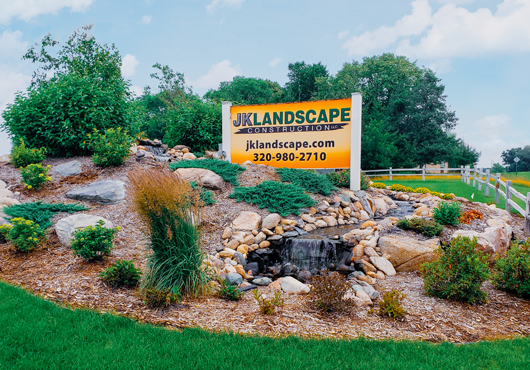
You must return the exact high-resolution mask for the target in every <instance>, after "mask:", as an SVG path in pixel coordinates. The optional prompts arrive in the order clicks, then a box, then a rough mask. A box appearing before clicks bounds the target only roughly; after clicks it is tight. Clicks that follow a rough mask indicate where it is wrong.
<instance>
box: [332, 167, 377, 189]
mask: <svg viewBox="0 0 530 370" xmlns="http://www.w3.org/2000/svg"><path fill="white" fill-rule="evenodd" d="M326 176H327V178H328V179H329V181H331V183H332V184H333V185H334V186H336V187H338V188H349V187H350V170H340V171H335V172H331V173H328V174H326ZM369 187H370V178H368V176H366V175H365V174H364V173H362V172H361V190H367V189H368V188H369Z"/></svg>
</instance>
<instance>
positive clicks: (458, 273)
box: [420, 236, 490, 304]
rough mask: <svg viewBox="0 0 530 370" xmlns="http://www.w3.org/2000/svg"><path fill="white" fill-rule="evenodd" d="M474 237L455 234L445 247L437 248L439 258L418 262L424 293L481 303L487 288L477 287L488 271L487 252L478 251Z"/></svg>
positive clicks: (484, 298)
mask: <svg viewBox="0 0 530 370" xmlns="http://www.w3.org/2000/svg"><path fill="white" fill-rule="evenodd" d="M476 248H477V239H476V238H473V240H471V239H469V238H468V237H461V236H459V237H456V238H454V239H453V240H452V241H451V244H450V245H449V246H448V247H447V248H446V249H445V251H442V250H438V253H439V254H440V258H439V260H438V261H434V262H430V263H424V264H423V265H422V266H421V269H420V271H421V274H422V276H423V284H424V287H425V293H426V294H427V295H431V296H434V297H439V298H448V299H454V300H458V301H462V302H466V303H471V304H475V303H484V302H486V300H487V294H486V292H484V291H482V290H481V289H480V288H481V286H482V283H484V282H485V281H486V280H487V279H488V277H489V275H490V273H489V268H488V256H487V255H486V254H485V253H483V252H481V251H478V250H477V249H476Z"/></svg>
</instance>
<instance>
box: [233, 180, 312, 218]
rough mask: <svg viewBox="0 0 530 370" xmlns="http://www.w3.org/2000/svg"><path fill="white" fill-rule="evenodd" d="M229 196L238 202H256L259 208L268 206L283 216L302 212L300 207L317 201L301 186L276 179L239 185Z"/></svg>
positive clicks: (308, 205) (270, 210)
mask: <svg viewBox="0 0 530 370" xmlns="http://www.w3.org/2000/svg"><path fill="white" fill-rule="evenodd" d="M229 197H230V198H235V199H236V200H237V201H238V202H241V201H245V202H247V203H254V204H256V205H257V206H258V207H259V208H267V209H268V210H269V212H271V213H279V214H280V215H281V216H283V217H287V216H288V215H289V214H291V213H292V214H295V215H296V214H298V213H300V208H306V207H311V206H313V205H314V204H315V203H316V202H315V201H314V200H313V199H311V197H310V196H309V195H307V194H305V193H304V189H302V188H301V187H298V186H296V185H291V184H283V183H281V182H276V181H263V182H262V183H261V184H259V185H256V186H252V187H237V188H235V189H234V192H233V193H232V194H230V195H229Z"/></svg>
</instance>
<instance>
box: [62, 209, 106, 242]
mask: <svg viewBox="0 0 530 370" xmlns="http://www.w3.org/2000/svg"><path fill="white" fill-rule="evenodd" d="M99 220H102V221H103V222H104V224H103V227H106V228H108V229H112V228H113V227H114V224H113V223H112V222H111V221H109V220H107V219H105V218H103V217H99V216H95V215H86V214H77V215H72V216H68V217H65V218H62V219H60V220H59V221H58V222H57V224H56V225H55V232H56V233H57V236H58V237H59V240H60V241H61V244H62V245H64V246H67V247H69V246H70V245H71V243H72V239H73V237H74V231H75V230H80V229H84V228H85V227H88V226H95V225H96V224H97V223H98V221H99Z"/></svg>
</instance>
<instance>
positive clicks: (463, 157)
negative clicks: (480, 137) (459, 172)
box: [449, 134, 480, 167]
mask: <svg viewBox="0 0 530 370" xmlns="http://www.w3.org/2000/svg"><path fill="white" fill-rule="evenodd" d="M449 138H450V139H451V140H452V141H453V143H452V144H451V148H452V150H451V156H450V158H449V167H460V166H466V165H470V166H472V167H473V166H475V164H476V163H477V162H478V159H479V158H480V152H478V151H477V150H476V149H475V148H473V147H472V146H470V145H468V144H466V143H464V141H463V140H462V139H458V138H456V136H455V135H454V134H450V135H449Z"/></svg>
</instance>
